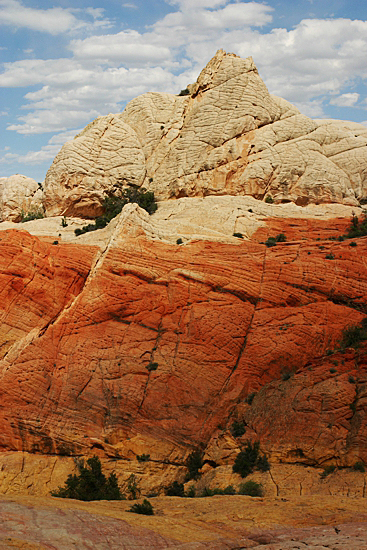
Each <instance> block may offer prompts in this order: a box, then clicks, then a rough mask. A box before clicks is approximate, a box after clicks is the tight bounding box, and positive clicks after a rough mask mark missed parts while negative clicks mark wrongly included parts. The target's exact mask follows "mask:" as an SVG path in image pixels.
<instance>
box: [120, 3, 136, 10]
mask: <svg viewBox="0 0 367 550" xmlns="http://www.w3.org/2000/svg"><path fill="white" fill-rule="evenodd" d="M122 7H123V8H129V9H132V10H137V9H138V6H136V5H135V4H130V3H128V2H127V3H126V4H122Z"/></svg>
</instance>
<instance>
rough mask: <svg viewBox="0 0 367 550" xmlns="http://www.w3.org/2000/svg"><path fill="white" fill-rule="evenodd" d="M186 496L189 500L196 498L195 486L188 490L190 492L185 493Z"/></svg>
mask: <svg viewBox="0 0 367 550" xmlns="http://www.w3.org/2000/svg"><path fill="white" fill-rule="evenodd" d="M185 496H186V497H187V498H195V497H196V491H195V487H194V486H193V485H191V486H190V487H189V489H188V491H187V492H186V493H185Z"/></svg>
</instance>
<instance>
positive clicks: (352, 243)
mask: <svg viewBox="0 0 367 550" xmlns="http://www.w3.org/2000/svg"><path fill="white" fill-rule="evenodd" d="M349 246H357V243H356V242H354V241H352V242H350V243H349Z"/></svg>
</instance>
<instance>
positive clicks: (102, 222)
mask: <svg viewBox="0 0 367 550" xmlns="http://www.w3.org/2000/svg"><path fill="white" fill-rule="evenodd" d="M129 202H131V203H137V204H138V205H139V206H140V207H141V208H143V209H144V210H146V211H147V212H148V214H153V213H154V212H155V211H156V210H157V203H156V201H155V198H154V193H153V192H152V191H146V190H145V189H137V188H135V187H133V188H130V189H125V190H124V191H122V192H121V196H117V195H110V196H108V197H106V198H105V199H104V201H103V209H104V214H103V216H98V217H97V218H96V219H95V222H94V223H89V224H88V225H85V226H84V227H81V228H80V227H79V228H77V229H75V235H76V236H78V235H82V234H83V233H88V232H89V231H96V230H97V229H103V227H106V225H108V224H109V223H110V221H111V220H113V218H115V217H116V216H117V215H118V214H119V213H120V212H121V210H122V209H123V207H124V206H125V204H128V203H129Z"/></svg>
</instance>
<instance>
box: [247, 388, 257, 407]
mask: <svg viewBox="0 0 367 550" xmlns="http://www.w3.org/2000/svg"><path fill="white" fill-rule="evenodd" d="M255 395H256V392H255V391H253V392H251V393H249V394H248V396H247V397H246V399H245V403H248V404H249V405H251V404H252V402H253V400H254V397H255Z"/></svg>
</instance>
